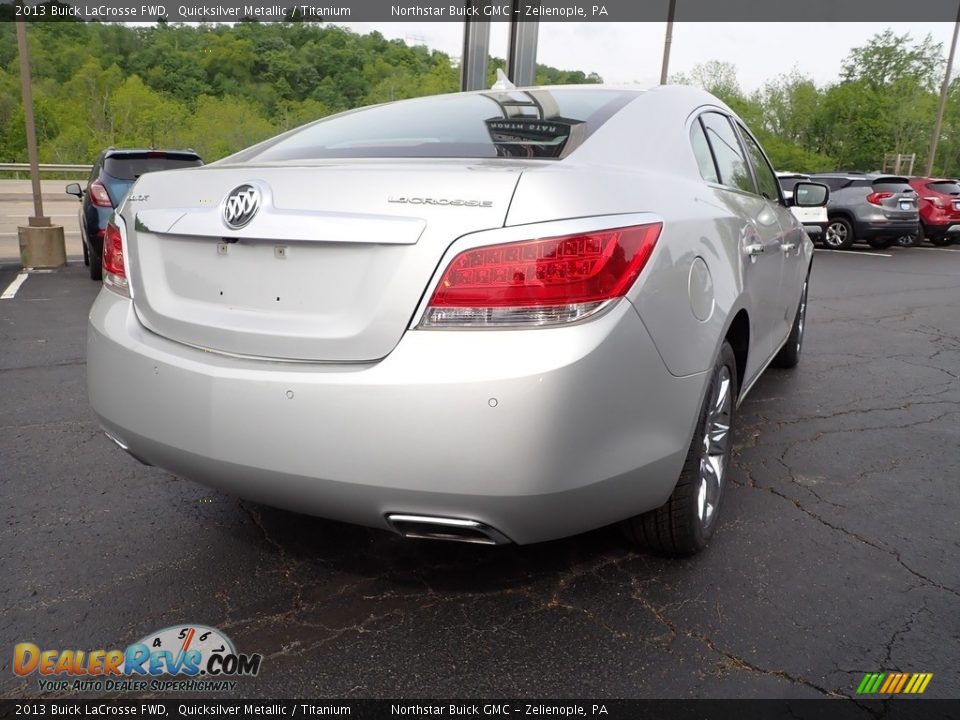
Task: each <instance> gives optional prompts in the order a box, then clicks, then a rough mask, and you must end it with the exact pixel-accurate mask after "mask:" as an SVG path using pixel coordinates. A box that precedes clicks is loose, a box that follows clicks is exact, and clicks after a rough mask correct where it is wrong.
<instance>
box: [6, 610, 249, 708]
mask: <svg viewBox="0 0 960 720" xmlns="http://www.w3.org/2000/svg"><path fill="white" fill-rule="evenodd" d="M261 660H263V656H262V655H259V654H256V653H254V654H243V653H238V652H237V650H236V648H235V647H234V645H233V642H231V640H230V639H229V638H228V637H227V636H226V635H224V634H223V633H222V632H220V631H219V630H217V629H216V628H212V627H207V626H206V625H195V624H194V625H175V626H172V627H168V628H164V629H163V630H160V631H158V632H155V633H150V634H149V635H147V636H146V637H144V638H143V639H141V640H139V641H138V642H135V643H133V644H132V645H130V646H129V647H127V648H126V649H125V650H120V649H111V650H42V649H40V647H38V646H37V645H35V644H34V643H29V642H25V643H19V644H18V645H16V646H15V647H14V649H13V672H14V673H15V674H16V675H19V676H21V677H26V676H28V675H31V674H32V673H37V675H38V676H39V678H38V683H39V686H40V688H39V689H40V690H41V691H73V692H146V691H152V692H157V691H160V692H204V691H208V692H213V691H230V690H234V689H236V686H237V681H236V680H235V679H234V678H237V677H252V676H255V675H256V674H257V673H258V672H260V662H261Z"/></svg>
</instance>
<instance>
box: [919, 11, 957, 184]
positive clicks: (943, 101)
mask: <svg viewBox="0 0 960 720" xmlns="http://www.w3.org/2000/svg"><path fill="white" fill-rule="evenodd" d="M958 31H960V5H958V7H957V21H956V22H955V23H954V24H953V40H952V41H951V42H950V55H949V57H948V58H947V68H946V70H944V71H943V85H942V86H941V88H940V107H939V108H937V120H936V122H935V123H934V124H933V137H931V138H930V152H928V153H927V172H926V175H927V177H930V176H931V175H932V174H933V160H934V158H935V157H936V154H937V141H939V140H940V127H941V126H942V125H943V111H944V110H945V109H946V107H947V92H948V91H949V90H950V71H951V70H952V69H953V56H954V54H955V53H956V51H957V32H958Z"/></svg>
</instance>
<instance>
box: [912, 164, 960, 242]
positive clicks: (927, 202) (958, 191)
mask: <svg viewBox="0 0 960 720" xmlns="http://www.w3.org/2000/svg"><path fill="white" fill-rule="evenodd" d="M910 187H912V188H913V189H914V190H916V191H917V195H918V196H919V200H920V208H919V209H920V234H919V235H918V236H917V241H918V242H922V241H923V240H924V239H925V238H926V239H927V240H929V241H930V242H932V243H933V244H934V245H949V244H950V243H951V242H953V241H954V240H955V239H958V238H960V182H958V181H957V180H950V179H945V178H928V177H917V178H910Z"/></svg>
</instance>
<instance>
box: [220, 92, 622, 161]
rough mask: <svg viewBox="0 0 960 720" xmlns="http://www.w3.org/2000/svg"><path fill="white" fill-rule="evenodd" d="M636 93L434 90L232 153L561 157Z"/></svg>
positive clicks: (259, 157)
mask: <svg viewBox="0 0 960 720" xmlns="http://www.w3.org/2000/svg"><path fill="white" fill-rule="evenodd" d="M637 96H638V93H636V92H630V91H623V90H586V89H570V90H566V89H557V90H524V91H518V90H515V91H489V92H483V93H477V94H462V95H460V94H458V95H440V96H436V97H430V98H421V99H418V100H412V101H409V102H399V103H390V104H387V105H378V106H375V107H370V108H365V109H362V110H358V111H356V112H352V113H347V114H345V115H340V116H336V117H332V118H329V119H327V120H321V121H319V122H316V123H313V124H311V125H307V126H305V127H304V128H302V129H301V130H299V131H297V132H294V133H293V134H292V135H288V136H286V137H283V138H282V139H280V140H278V141H276V142H274V143H273V144H271V145H269V146H267V147H266V148H265V149H262V150H259V151H258V152H254V153H252V154H246V153H241V155H240V156H238V157H237V158H236V159H238V160H244V161H254V162H261V161H263V162H270V161H277V160H312V159H321V158H366V157H369V158H381V157H383V158H386V157H411V158H420V157H457V158H493V157H526V158H561V157H564V156H565V155H566V154H568V153H569V152H570V151H572V150H573V148H575V147H576V146H577V145H579V144H580V143H581V142H583V140H584V139H585V138H586V137H588V136H589V135H590V134H591V133H592V132H594V131H595V130H596V129H597V128H598V127H600V126H601V125H602V124H603V123H604V122H605V121H606V120H607V119H609V118H610V117H611V116H612V115H613V114H614V113H615V112H617V111H618V110H619V109H620V108H622V107H623V106H624V105H626V104H627V103H628V102H630V100H632V99H634V98H635V97H637Z"/></svg>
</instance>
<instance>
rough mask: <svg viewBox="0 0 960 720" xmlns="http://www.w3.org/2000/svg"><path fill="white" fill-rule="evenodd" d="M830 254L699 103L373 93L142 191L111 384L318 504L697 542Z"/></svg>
mask: <svg viewBox="0 0 960 720" xmlns="http://www.w3.org/2000/svg"><path fill="white" fill-rule="evenodd" d="M826 193H827V189H826V188H825V187H824V186H822V185H817V184H813V183H800V184H798V186H797V187H796V188H795V189H794V201H793V202H795V203H796V204H798V205H807V206H817V205H823V204H824V203H825V202H826ZM811 259H812V244H811V242H810V240H809V238H808V237H807V235H806V234H805V233H804V231H803V228H802V226H801V225H800V224H799V223H798V222H797V220H796V219H795V218H794V216H793V215H792V214H791V212H790V209H789V208H788V207H787V204H786V202H785V200H784V199H783V197H782V196H781V193H780V187H779V184H778V183H777V180H776V176H775V174H774V171H773V168H772V167H771V166H770V163H769V162H768V160H767V158H766V157H765V155H764V153H763V151H762V150H761V148H760V146H759V145H758V144H757V142H756V140H755V139H754V137H753V136H752V135H751V134H750V132H749V131H748V130H747V129H746V127H745V126H744V125H743V123H742V121H741V120H740V119H739V118H737V116H736V115H735V114H734V113H733V112H732V111H731V110H730V109H729V108H728V107H726V106H725V105H724V104H723V103H721V102H720V101H718V100H717V99H716V98H714V97H712V96H710V95H708V94H706V93H704V92H702V91H698V90H694V89H691V88H685V87H662V88H656V89H654V90H650V91H640V90H633V89H629V90H624V89H614V88H606V87H598V86H584V87H577V86H566V87H555V88H528V89H507V90H496V91H486V92H477V93H460V94H453V95H444V96H437V97H429V98H421V99H416V100H408V101H402V102H397V103H390V104H386V105H379V106H374V107H370V108H364V109H360V110H355V111H352V112H349V113H344V114H341V115H337V116H333V117H329V118H326V119H323V120H320V121H317V122H315V123H312V124H309V125H306V126H304V127H302V128H298V129H296V130H293V131H290V132H288V133H285V134H283V135H280V136H278V137H276V138H273V139H271V140H268V141H266V142H264V143H261V144H259V145H256V146H254V147H252V148H250V149H248V150H245V151H242V152H240V153H238V154H236V155H233V156H231V157H228V158H226V159H224V160H221V161H219V162H216V163H213V164H211V165H207V166H205V167H202V168H197V169H190V170H175V171H169V172H162V173H156V174H149V175H144V176H143V177H141V178H140V180H139V181H138V182H137V183H136V185H135V186H134V187H133V188H132V189H131V191H130V193H129V195H128V196H127V198H126V200H125V201H124V203H123V205H122V206H121V207H120V208H118V210H117V213H116V215H115V217H114V220H113V221H112V223H111V225H110V227H109V228H108V230H107V232H106V236H105V240H104V251H103V278H104V287H103V289H102V290H101V292H100V294H99V296H98V298H97V300H96V302H95V303H94V306H93V308H92V310H91V313H90V327H89V333H88V363H87V368H88V384H89V394H90V401H91V404H92V406H93V409H94V411H95V412H96V414H97V416H98V417H99V419H100V421H101V423H102V425H103V427H104V429H105V431H106V432H107V434H108V435H109V436H110V437H111V438H112V439H113V440H114V441H115V442H116V443H117V444H118V445H119V446H120V447H122V448H123V449H124V450H126V451H128V452H129V453H130V454H131V455H133V456H134V457H136V458H137V459H139V460H141V461H142V462H145V463H148V464H153V465H157V466H160V467H163V468H166V469H167V470H169V471H171V472H173V473H176V474H178V475H181V476H183V477H187V478H191V479H194V480H197V481H199V482H201V483H207V484H209V485H212V486H215V487H218V488H221V489H223V490H226V491H228V492H231V493H235V494H237V495H240V496H243V497H247V498H251V499H253V500H256V501H259V502H264V503H268V504H271V505H276V506H279V507H283V508H288V509H290V510H295V511H297V512H303V513H311V514H315V515H319V516H322V517H327V518H334V519H338V520H343V521H347V522H352V523H360V524H364V525H370V526H374V527H381V528H384V529H392V530H394V531H396V532H399V533H400V534H402V535H405V536H409V537H420V538H442V539H450V540H460V541H467V542H479V543H491V544H499V543H505V542H516V543H532V542H538V541H542V540H549V539H552V538H557V537H562V536H566V535H571V534H574V533H578V532H582V531H586V530H589V529H592V528H597V527H600V526H603V525H607V524H610V523H614V522H620V521H622V522H623V527H624V529H625V531H626V533H627V534H628V536H629V537H630V538H632V539H633V540H635V541H637V542H639V543H642V544H644V545H646V546H649V547H652V548H654V549H657V550H659V551H661V552H667V553H672V554H688V553H692V552H696V551H698V550H700V549H702V548H703V547H704V546H705V545H706V543H707V542H708V540H709V539H710V537H711V535H712V534H713V532H714V529H715V528H716V525H717V511H718V508H719V506H720V503H721V500H722V497H723V491H724V486H725V484H726V475H727V468H728V465H729V462H730V453H731V443H732V441H731V431H732V429H733V427H734V425H735V419H736V409H737V406H738V404H739V403H740V402H741V401H742V400H743V398H744V396H745V395H746V393H747V391H748V390H749V389H750V387H751V386H752V385H753V383H754V382H755V381H756V380H757V378H758V377H759V376H760V374H761V373H762V372H763V370H764V369H765V368H766V367H767V366H768V365H769V364H770V363H771V362H772V363H775V364H776V365H779V366H783V367H792V366H793V365H796V363H797V361H798V358H799V354H800V348H801V343H802V340H803V329H804V317H805V308H806V296H807V278H808V276H809V272H810V262H811Z"/></svg>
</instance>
